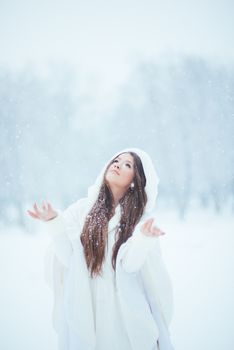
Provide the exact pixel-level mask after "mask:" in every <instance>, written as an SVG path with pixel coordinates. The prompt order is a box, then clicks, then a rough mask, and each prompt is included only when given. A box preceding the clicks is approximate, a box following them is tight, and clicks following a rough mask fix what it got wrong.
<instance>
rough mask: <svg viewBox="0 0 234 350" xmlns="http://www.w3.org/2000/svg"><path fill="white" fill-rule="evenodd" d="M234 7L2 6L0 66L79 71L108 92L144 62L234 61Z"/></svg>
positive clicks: (206, 3) (177, 2)
mask: <svg viewBox="0 0 234 350" xmlns="http://www.w3.org/2000/svg"><path fill="white" fill-rule="evenodd" d="M233 10H234V5H233V1H231V0H213V1H211V0H196V1H195V0H192V1H187V0H171V1H170V0H142V1H138V0H134V1H133V0H118V1H113V0H93V1H90V0H83V1H80V0H76V1H72V0H67V1H66V0H61V1H59V0H58V1H53V0H37V1H35V0H30V1H26V0H21V1H19V0H0V64H4V65H7V66H9V67H11V68H14V69H15V68H20V67H22V66H25V65H27V64H28V63H30V64H36V65H37V67H40V70H41V72H43V71H44V72H45V71H46V70H45V67H47V65H48V63H50V64H55V63H62V62H67V63H70V64H73V65H74V66H75V67H76V68H77V70H78V71H79V72H80V74H81V78H82V80H83V84H84V85H85V84H86V85H87V86H88V85H89V84H91V85H92V84H94V85H95V86H96V88H97V87H102V88H103V89H104V90H109V89H112V88H113V87H115V86H116V85H118V84H119V83H121V82H122V81H124V79H125V78H126V77H127V75H128V74H129V72H130V71H131V70H132V69H133V67H134V65H135V64H136V63H137V62H138V60H140V59H141V58H149V57H154V58H155V59H159V58H160V57H165V54H167V55H168V54H169V55H171V53H195V54H199V55H202V56H204V57H209V58H211V59H212V60H218V61H221V62H226V61H233V60H234V45H233V42H234V40H233V38H234V35H233V34H234V28H233V18H234V11H233Z"/></svg>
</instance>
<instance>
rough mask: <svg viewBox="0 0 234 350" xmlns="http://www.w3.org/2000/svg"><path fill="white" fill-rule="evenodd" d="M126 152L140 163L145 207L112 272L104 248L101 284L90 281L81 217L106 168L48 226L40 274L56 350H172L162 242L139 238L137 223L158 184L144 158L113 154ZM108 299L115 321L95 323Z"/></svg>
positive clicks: (113, 221)
mask: <svg viewBox="0 0 234 350" xmlns="http://www.w3.org/2000/svg"><path fill="white" fill-rule="evenodd" d="M130 151H132V152H135V153H137V154H138V156H139V157H140V158H141V161H142V165H143V168H144V172H145V176H146V187H145V190H146V194H147V198H148V200H147V204H146V208H145V212H144V215H143V216H142V218H141V221H140V222H139V223H138V225H137V226H136V227H135V229H134V232H133V234H132V236H131V237H129V238H128V240H127V241H126V242H125V243H123V244H122V245H121V247H120V249H119V251H118V255H117V260H116V271H115V273H114V270H113V269H112V268H111V267H110V266H111V249H109V250H108V251H107V258H106V260H105V261H104V264H103V269H104V275H103V276H104V277H103V279H102V278H100V277H98V278H97V279H91V278H90V276H89V272H88V269H87V266H86V261H85V257H84V254H83V246H82V244H81V242H80V234H81V231H82V228H83V224H84V220H85V217H86V215H87V214H88V212H89V211H90V209H91V208H92V206H93V204H94V203H95V201H96V199H97V196H98V193H99V190H100V187H101V183H102V180H103V175H104V172H105V169H106V166H107V165H105V166H104V168H103V169H102V171H101V173H100V175H99V176H98V178H97V180H96V181H95V183H94V185H93V186H91V187H90V188H89V190H88V196H87V197H86V198H82V199H80V200H78V201H77V202H75V203H74V204H72V205H71V206H69V207H68V208H67V209H66V210H65V211H64V212H61V211H59V215H58V216H57V217H56V218H55V219H53V220H50V221H48V222H46V227H47V230H48V232H49V234H50V235H51V237H52V240H51V244H50V246H49V247H48V250H47V253H46V256H45V274H46V281H47V283H48V284H49V286H50V287H51V289H52V290H53V292H54V308H53V324H54V328H55V330H56V332H57V333H58V344H59V350H109V349H110V348H111V349H116V350H156V349H160V350H173V346H172V343H171V340H170V333H169V325H170V322H171V319H172V314H173V291H172V285H171V280H170V277H169V274H168V272H167V269H166V266H165V264H164V262H163V259H162V255H161V250H160V245H159V239H160V238H159V237H150V236H145V235H143V234H142V233H141V232H140V226H141V225H142V223H143V222H144V221H145V220H146V219H147V218H148V217H152V211H153V209H154V206H155V201H156V197H157V189H158V183H159V178H158V176H157V174H156V171H155V169H154V166H153V163H152V161H151V159H150V157H149V156H148V154H147V153H145V152H144V151H142V150H140V149H136V148H128V149H124V150H122V151H120V152H118V154H120V153H123V152H130ZM118 154H116V155H115V156H114V157H116V156H117V155H118ZM114 157H112V159H113V158H114ZM108 163H109V162H108ZM120 215H121V210H120V205H118V206H117V207H116V211H115V215H114V216H113V217H112V218H111V220H110V221H109V225H108V245H109V244H110V246H111V244H113V243H114V235H113V233H114V232H115V230H116V227H117V225H118V223H119V220H120ZM109 241H110V243H109ZM105 276H106V277H105ZM98 288H99V289H98ZM101 288H102V289H101ZM100 290H101V292H99V295H98V291H100ZM105 291H106V293H105ZM111 291H113V297H112V296H111ZM95 293H96V294H95ZM94 296H95V299H94ZM109 298H113V305H114V304H116V305H115V309H113V310H115V311H113V313H114V312H116V316H114V315H112V314H111V313H112V309H110V310H109V311H110V316H108V315H107V314H106V315H107V316H108V317H110V318H109V319H108V320H107V319H105V318H104V319H100V315H102V313H103V317H104V315H105V312H104V308H105V305H106V304H107V301H109ZM94 300H95V301H94ZM94 303H95V304H94ZM110 305H112V304H110ZM100 308H103V312H102V309H100ZM98 310H100V311H99V314H98ZM117 310H118V311H117ZM98 315H99V316H98ZM118 315H119V316H118ZM107 316H105V317H106V318H107ZM112 316H113V318H112ZM97 317H99V318H97ZM114 317H116V324H115V326H113V327H116V326H118V327H117V328H118V329H116V332H115V331H114V332H113V333H112V334H109V333H111V332H112V330H111V324H112V323H113V324H114V321H113V322H112V320H113V319H114ZM121 327H122V328H121ZM103 329H104V331H105V333H104V331H103ZM108 330H109V331H108ZM99 333H100V334H101V333H103V335H100V334H99ZM113 334H114V335H115V336H116V337H118V339H119V340H120V341H119V343H118V344H119V345H116V347H114V344H112V345H111V347H110V346H109V345H108V341H107V342H106V343H105V339H108V337H113ZM109 341H110V340H109ZM116 341H117V338H116ZM121 341H122V343H121ZM114 342H115V340H114V339H113V343H114ZM109 344H110V343H109Z"/></svg>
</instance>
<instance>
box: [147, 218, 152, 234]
mask: <svg viewBox="0 0 234 350" xmlns="http://www.w3.org/2000/svg"><path fill="white" fill-rule="evenodd" d="M153 221H154V218H151V219H149V220H148V222H147V225H146V230H147V231H149V232H150V231H151V226H152V224H153Z"/></svg>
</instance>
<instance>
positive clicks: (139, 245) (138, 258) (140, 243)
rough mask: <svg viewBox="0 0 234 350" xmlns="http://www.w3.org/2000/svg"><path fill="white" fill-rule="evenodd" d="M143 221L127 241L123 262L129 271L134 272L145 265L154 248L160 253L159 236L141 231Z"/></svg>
mask: <svg viewBox="0 0 234 350" xmlns="http://www.w3.org/2000/svg"><path fill="white" fill-rule="evenodd" d="M141 225H142V223H140V224H138V225H137V226H136V228H135V230H134V233H133V235H132V236H131V237H130V238H129V239H128V241H127V247H126V251H125V254H124V256H123V257H122V260H121V263H122V267H123V269H124V270H125V271H126V272H128V273H134V272H137V271H139V270H140V269H141V267H142V266H143V265H144V263H145V261H146V258H147V256H148V255H149V253H150V252H151V251H152V250H154V252H157V253H158V254H160V247H159V244H158V237H155V236H154V237H152V236H146V235H144V234H143V233H142V232H141V231H140V227H141Z"/></svg>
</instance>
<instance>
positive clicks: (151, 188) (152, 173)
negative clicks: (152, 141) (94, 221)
mask: <svg viewBox="0 0 234 350" xmlns="http://www.w3.org/2000/svg"><path fill="white" fill-rule="evenodd" d="M124 152H135V153H136V154H137V155H138V156H139V157H140V159H141V162H142V165H143V169H144V172H145V177H146V187H145V191H146V194H147V199H148V200H147V204H146V207H145V213H147V212H150V211H152V210H153V209H154V207H155V203H156V198H157V195H158V184H159V182H160V180H159V177H158V175H157V172H156V170H155V167H154V165H153V162H152V159H151V158H150V156H149V155H148V154H147V153H146V152H145V151H143V150H141V149H139V148H125V149H123V150H122V151H119V152H118V153H116V154H115V155H113V157H111V159H113V158H115V157H117V156H118V155H119V154H120V153H124ZM111 159H109V160H108V162H106V164H105V165H104V167H103V169H102V170H101V172H100V174H99V175H98V177H97V179H96V181H95V182H94V184H93V185H92V186H90V187H89V189H88V199H89V206H90V207H92V206H93V204H94V203H95V201H96V199H97V196H98V193H99V191H100V188H101V184H102V181H103V176H104V173H105V170H106V167H107V165H108V164H109V163H110V161H111Z"/></svg>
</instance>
